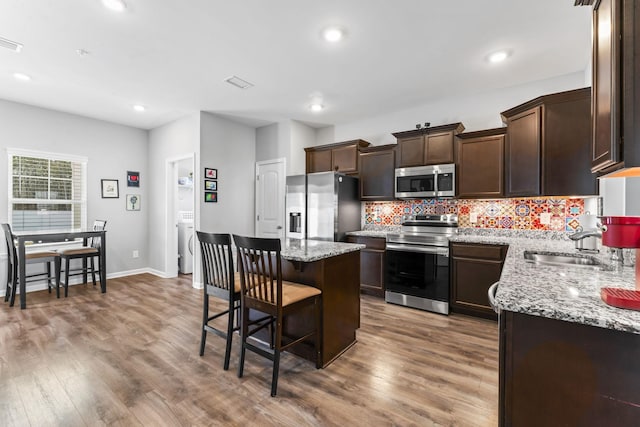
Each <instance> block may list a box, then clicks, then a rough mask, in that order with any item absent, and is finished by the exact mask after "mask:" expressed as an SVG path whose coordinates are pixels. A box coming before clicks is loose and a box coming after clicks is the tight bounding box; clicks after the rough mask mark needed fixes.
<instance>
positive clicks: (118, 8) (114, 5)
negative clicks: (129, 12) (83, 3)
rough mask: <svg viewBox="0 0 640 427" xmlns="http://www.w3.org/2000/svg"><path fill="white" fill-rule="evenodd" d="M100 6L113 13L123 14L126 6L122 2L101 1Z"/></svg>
mask: <svg viewBox="0 0 640 427" xmlns="http://www.w3.org/2000/svg"><path fill="white" fill-rule="evenodd" d="M102 4H103V5H104V7H106V8H107V9H109V10H113V11H114V12H124V10H125V9H126V8H127V4H126V3H125V2H124V0H102Z"/></svg>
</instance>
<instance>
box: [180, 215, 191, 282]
mask: <svg viewBox="0 0 640 427" xmlns="http://www.w3.org/2000/svg"><path fill="white" fill-rule="evenodd" d="M193 238H194V237H193V212H192V211H180V212H178V270H179V271H180V273H182V274H191V273H193V243H194V242H193Z"/></svg>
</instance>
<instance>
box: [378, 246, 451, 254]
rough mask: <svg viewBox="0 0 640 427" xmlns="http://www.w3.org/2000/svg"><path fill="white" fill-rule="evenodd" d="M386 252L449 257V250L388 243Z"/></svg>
mask: <svg viewBox="0 0 640 427" xmlns="http://www.w3.org/2000/svg"><path fill="white" fill-rule="evenodd" d="M386 250H388V251H389V250H390V251H398V252H419V253H422V254H436V255H442V256H446V257H448V256H449V249H448V248H438V247H434V246H418V245H398V244H394V243H387V246H386Z"/></svg>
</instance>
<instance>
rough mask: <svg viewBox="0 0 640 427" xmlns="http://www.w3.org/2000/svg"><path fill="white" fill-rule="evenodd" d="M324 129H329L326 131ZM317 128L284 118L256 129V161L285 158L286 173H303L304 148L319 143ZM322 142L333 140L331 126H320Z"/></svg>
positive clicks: (304, 164) (304, 166)
mask: <svg viewBox="0 0 640 427" xmlns="http://www.w3.org/2000/svg"><path fill="white" fill-rule="evenodd" d="M326 129H330V131H327V130H326ZM318 130H319V129H315V128H312V127H311V126H307V125H305V124H304V123H301V122H298V121H296V120H285V121H282V122H279V123H274V124H272V125H269V126H263V127H260V128H258V129H256V161H264V160H273V159H278V158H283V157H284V158H285V159H286V165H287V170H286V174H287V175H299V174H303V173H305V168H306V160H305V152H304V149H305V148H306V147H313V146H314V145H319V143H318ZM320 134H321V136H322V138H321V141H327V142H323V144H330V143H332V142H334V141H333V127H327V128H322V132H321V133H320Z"/></svg>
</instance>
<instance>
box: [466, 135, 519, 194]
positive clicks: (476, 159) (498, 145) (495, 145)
mask: <svg viewBox="0 0 640 427" xmlns="http://www.w3.org/2000/svg"><path fill="white" fill-rule="evenodd" d="M506 132H507V128H497V129H487V130H482V131H477V132H465V133H461V134H459V135H458V137H457V141H458V142H457V143H458V148H457V162H456V163H457V164H458V176H457V182H458V197H459V198H496V197H503V196H504V139H505V136H504V135H505V133H506Z"/></svg>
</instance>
